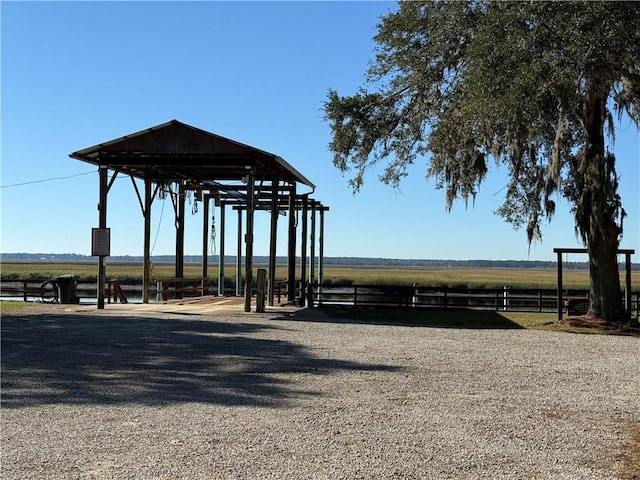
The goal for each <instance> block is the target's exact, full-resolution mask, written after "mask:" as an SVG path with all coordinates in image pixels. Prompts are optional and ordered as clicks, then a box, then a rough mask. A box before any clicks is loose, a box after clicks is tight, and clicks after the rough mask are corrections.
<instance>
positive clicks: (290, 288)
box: [287, 183, 296, 302]
mask: <svg viewBox="0 0 640 480" xmlns="http://www.w3.org/2000/svg"><path fill="white" fill-rule="evenodd" d="M288 237H289V238H288V239H287V240H288V242H289V243H288V247H289V248H288V250H287V301H289V302H293V301H294V300H295V298H296V184H295V183H292V184H291V190H290V191H289V236H288Z"/></svg>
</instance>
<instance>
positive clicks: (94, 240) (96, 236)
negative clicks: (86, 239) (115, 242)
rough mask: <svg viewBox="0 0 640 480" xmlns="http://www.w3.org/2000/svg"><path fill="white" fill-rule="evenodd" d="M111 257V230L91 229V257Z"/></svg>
mask: <svg viewBox="0 0 640 480" xmlns="http://www.w3.org/2000/svg"><path fill="white" fill-rule="evenodd" d="M109 255H111V229H110V228H92V229H91V256H93V257H108V256H109Z"/></svg>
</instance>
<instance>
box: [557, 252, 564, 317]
mask: <svg viewBox="0 0 640 480" xmlns="http://www.w3.org/2000/svg"><path fill="white" fill-rule="evenodd" d="M556 253H557V255H558V294H557V298H558V300H557V308H558V321H560V320H562V308H563V301H562V252H560V251H558V252H556Z"/></svg>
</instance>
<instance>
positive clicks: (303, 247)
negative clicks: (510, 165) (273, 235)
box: [300, 195, 309, 307]
mask: <svg viewBox="0 0 640 480" xmlns="http://www.w3.org/2000/svg"><path fill="white" fill-rule="evenodd" d="M300 198H301V200H302V234H301V237H302V239H301V240H302V241H301V242H300V306H301V307H304V306H305V305H306V298H307V294H306V292H307V289H306V282H307V216H308V213H309V209H308V205H307V204H308V201H309V195H302V196H301V197H300Z"/></svg>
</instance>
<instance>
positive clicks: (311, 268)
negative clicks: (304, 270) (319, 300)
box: [309, 202, 316, 307]
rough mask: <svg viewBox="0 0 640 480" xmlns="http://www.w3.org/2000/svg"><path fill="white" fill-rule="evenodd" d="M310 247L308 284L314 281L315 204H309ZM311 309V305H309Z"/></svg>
mask: <svg viewBox="0 0 640 480" xmlns="http://www.w3.org/2000/svg"><path fill="white" fill-rule="evenodd" d="M310 242H311V247H310V251H309V284H312V283H313V282H315V281H316V203H315V202H313V203H312V204H311V238H310ZM309 306H310V307H312V306H313V305H309Z"/></svg>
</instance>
